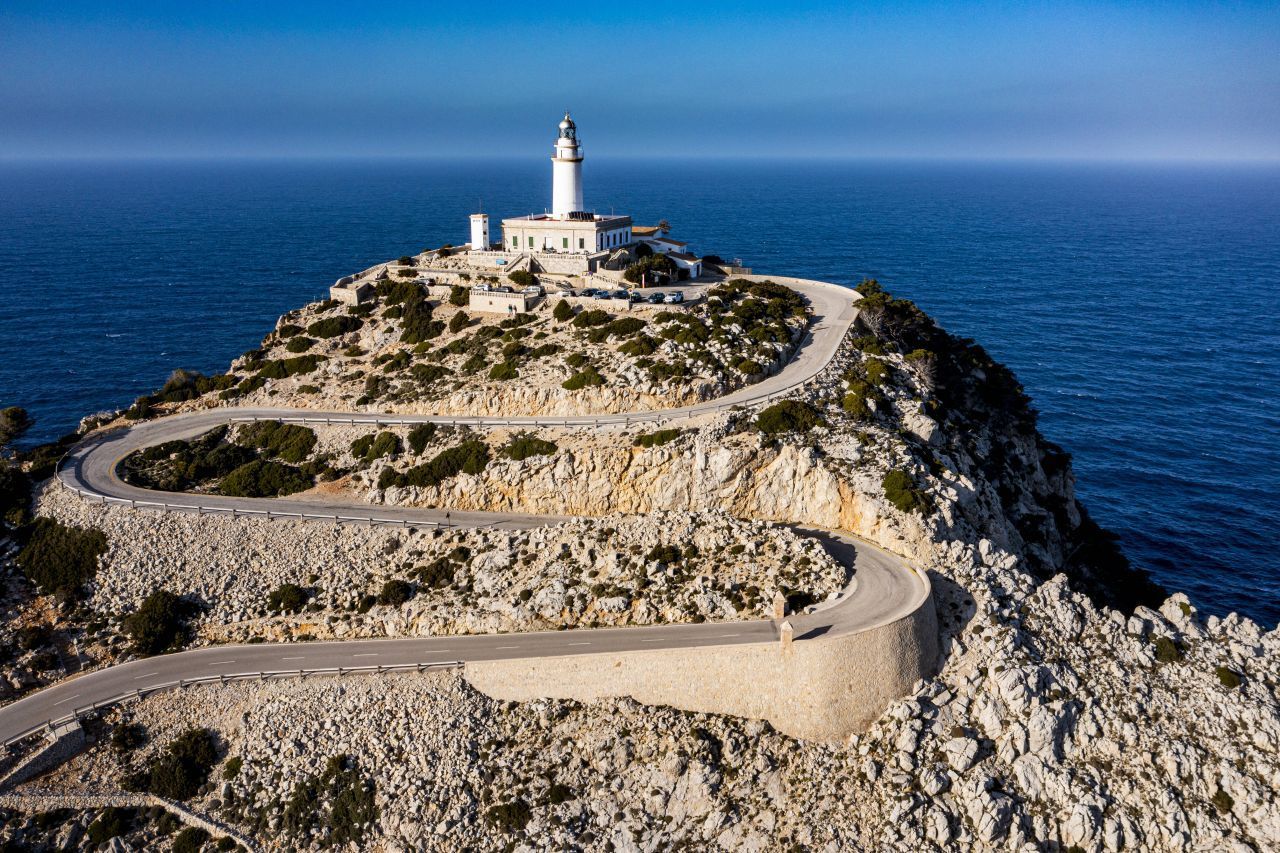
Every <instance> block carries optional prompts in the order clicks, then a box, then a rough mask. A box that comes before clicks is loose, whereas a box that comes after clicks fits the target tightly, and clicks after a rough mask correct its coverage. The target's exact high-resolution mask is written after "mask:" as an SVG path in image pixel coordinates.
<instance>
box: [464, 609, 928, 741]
mask: <svg viewBox="0 0 1280 853" xmlns="http://www.w3.org/2000/svg"><path fill="white" fill-rule="evenodd" d="M937 635H938V629H937V617H936V614H935V612H934V604H933V596H932V594H931V593H929V592H927V591H926V594H925V595H924V596H923V598H922V599H921V600H920V602H919V604H918V606H917V607H916V608H915V609H914V610H913V611H912V612H911V613H909V614H907V615H905V616H902V617H900V618H898V619H896V620H894V621H892V622H889V623H887V624H885V625H880V626H876V627H873V628H869V629H866V630H863V631H858V632H855V633H849V634H837V635H835V636H833V637H831V638H826V637H815V638H812V639H808V640H796V641H795V642H794V643H792V645H791V647H790V648H789V649H784V648H783V647H782V644H781V643H767V644H766V643H753V644H749V645H738V646H710V647H705V648H691V649H664V650H660V651H638V652H621V653H616V654H593V655H576V656H571V657H558V658H544V659H526V660H501V661H477V662H473V663H468V664H467V667H466V670H465V675H466V679H467V681H469V682H470V683H471V685H472V686H473V687H475V688H476V689H477V690H479V691H481V692H482V693H485V694H487V695H489V696H491V697H493V698H495V699H506V700H514V701H528V700H531V699H537V698H555V699H576V700H578V701H582V702H587V701H591V700H594V699H600V698H603V697H616V696H630V697H632V698H634V699H635V700H636V701H637V702H642V703H645V704H648V705H671V706H673V707H676V708H680V709H682V710H685V711H698V712H703V713H715V714H731V715H734V716H739V717H750V718H757V719H765V720H768V721H769V723H770V724H772V725H773V727H774V728H776V729H777V730H778V731H780V732H782V733H784V734H787V735H791V736H793V737H798V738H804V739H806V740H817V741H839V740H843V739H844V738H845V737H847V736H848V735H850V734H853V733H855V732H862V731H865V730H866V728H867V727H868V726H869V725H871V723H872V722H874V721H875V720H876V719H877V718H878V717H879V716H880V714H881V713H882V712H883V711H884V709H885V708H887V707H888V706H889V704H890V703H891V702H892V701H893V700H895V699H897V698H898V697H900V696H902V695H904V694H907V693H910V692H911V690H912V688H913V685H914V684H915V683H916V681H917V680H918V679H922V678H926V677H928V676H930V675H932V674H933V672H934V670H935V666H936V662H937V655H938V650H937Z"/></svg>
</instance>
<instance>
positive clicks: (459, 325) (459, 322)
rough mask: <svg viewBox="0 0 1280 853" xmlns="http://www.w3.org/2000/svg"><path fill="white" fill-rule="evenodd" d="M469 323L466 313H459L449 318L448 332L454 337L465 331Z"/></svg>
mask: <svg viewBox="0 0 1280 853" xmlns="http://www.w3.org/2000/svg"><path fill="white" fill-rule="evenodd" d="M470 322H471V318H470V317H468V316H467V312H465V311H459V312H458V313H457V314H454V315H453V316H452V317H450V318H449V332H450V333H451V334H455V335H456V334H457V333H458V332H461V331H462V330H463V329H465V328H466V327H467V324H468V323H470Z"/></svg>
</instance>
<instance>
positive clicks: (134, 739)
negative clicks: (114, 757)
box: [111, 723, 147, 754]
mask: <svg viewBox="0 0 1280 853" xmlns="http://www.w3.org/2000/svg"><path fill="white" fill-rule="evenodd" d="M146 742H147V727H146V726H144V725H142V724H141V723H121V724H120V725H118V726H116V727H115V730H114V731H112V732H111V748H112V749H114V750H115V751H116V752H118V753H121V754H124V753H128V752H133V751H134V750H135V749H137V748H138V747H140V746H142V745H143V744H145V743H146Z"/></svg>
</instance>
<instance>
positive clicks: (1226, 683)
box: [1215, 666, 1240, 689]
mask: <svg viewBox="0 0 1280 853" xmlns="http://www.w3.org/2000/svg"><path fill="white" fill-rule="evenodd" d="M1215 674H1216V675H1217V676H1218V683H1219V684H1221V685H1222V686H1223V687H1226V688H1228V689H1234V688H1236V687H1239V686H1240V673H1238V672H1236V671H1235V670H1231V669H1227V668H1226V667H1225V666H1220V667H1218V668H1217V670H1215Z"/></svg>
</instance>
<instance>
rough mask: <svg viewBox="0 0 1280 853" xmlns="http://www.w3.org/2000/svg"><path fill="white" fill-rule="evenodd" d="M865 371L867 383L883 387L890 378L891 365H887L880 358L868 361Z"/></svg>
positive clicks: (864, 366) (864, 367)
mask: <svg viewBox="0 0 1280 853" xmlns="http://www.w3.org/2000/svg"><path fill="white" fill-rule="evenodd" d="M863 370H865V371H866V374H867V382H869V383H870V384H871V385H873V386H879V385H883V384H884V383H885V380H886V379H888V378H889V365H887V364H885V363H884V362H883V361H881V360H880V359H878V358H869V359H867V362H866V364H864V365H863Z"/></svg>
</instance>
